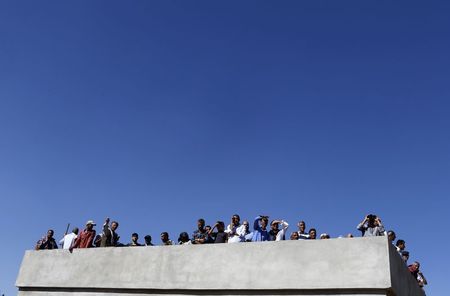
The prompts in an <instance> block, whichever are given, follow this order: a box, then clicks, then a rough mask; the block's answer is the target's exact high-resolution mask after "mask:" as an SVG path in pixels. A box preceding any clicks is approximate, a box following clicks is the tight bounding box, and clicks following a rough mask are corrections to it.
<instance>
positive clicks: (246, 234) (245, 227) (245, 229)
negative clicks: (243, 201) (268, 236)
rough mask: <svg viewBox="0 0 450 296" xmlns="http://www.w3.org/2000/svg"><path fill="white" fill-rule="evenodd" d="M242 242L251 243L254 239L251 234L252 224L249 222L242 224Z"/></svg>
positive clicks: (245, 221)
mask: <svg viewBox="0 0 450 296" xmlns="http://www.w3.org/2000/svg"><path fill="white" fill-rule="evenodd" d="M241 227H242V232H241V241H242V242H251V241H252V239H253V232H250V223H249V222H248V221H247V220H244V222H242V226H241Z"/></svg>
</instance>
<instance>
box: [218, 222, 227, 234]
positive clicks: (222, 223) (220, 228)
mask: <svg viewBox="0 0 450 296" xmlns="http://www.w3.org/2000/svg"><path fill="white" fill-rule="evenodd" d="M216 223H217V231H218V232H223V231H224V230H225V223H224V222H223V221H217V222H216Z"/></svg>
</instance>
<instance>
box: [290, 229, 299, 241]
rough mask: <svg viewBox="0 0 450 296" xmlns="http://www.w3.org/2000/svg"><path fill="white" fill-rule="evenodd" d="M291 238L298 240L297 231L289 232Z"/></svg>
mask: <svg viewBox="0 0 450 296" xmlns="http://www.w3.org/2000/svg"><path fill="white" fill-rule="evenodd" d="M291 240H298V232H297V231H294V232H292V233H291Z"/></svg>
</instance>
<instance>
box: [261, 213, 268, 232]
mask: <svg viewBox="0 0 450 296" xmlns="http://www.w3.org/2000/svg"><path fill="white" fill-rule="evenodd" d="M267 224H269V218H268V217H266V216H263V217H261V228H262V229H266V227H267Z"/></svg>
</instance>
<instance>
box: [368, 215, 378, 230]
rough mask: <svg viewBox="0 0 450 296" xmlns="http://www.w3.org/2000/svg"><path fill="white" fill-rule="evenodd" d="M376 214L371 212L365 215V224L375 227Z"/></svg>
mask: <svg viewBox="0 0 450 296" xmlns="http://www.w3.org/2000/svg"><path fill="white" fill-rule="evenodd" d="M376 221H377V216H376V215H373V214H369V215H367V226H369V227H375V226H377V223H376Z"/></svg>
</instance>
